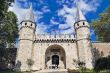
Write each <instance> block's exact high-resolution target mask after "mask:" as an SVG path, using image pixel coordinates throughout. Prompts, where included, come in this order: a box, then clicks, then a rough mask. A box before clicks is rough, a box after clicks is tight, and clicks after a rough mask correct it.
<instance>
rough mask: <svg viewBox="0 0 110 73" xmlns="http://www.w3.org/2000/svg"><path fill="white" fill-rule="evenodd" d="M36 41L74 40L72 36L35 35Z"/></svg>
mask: <svg viewBox="0 0 110 73" xmlns="http://www.w3.org/2000/svg"><path fill="white" fill-rule="evenodd" d="M36 39H75V36H74V35H73V34H71V35H69V34H56V35H54V34H51V35H48V34H36Z"/></svg>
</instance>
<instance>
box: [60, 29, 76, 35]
mask: <svg viewBox="0 0 110 73" xmlns="http://www.w3.org/2000/svg"><path fill="white" fill-rule="evenodd" d="M60 33H61V34H73V33H74V29H73V28H70V29H67V30H62V31H60Z"/></svg>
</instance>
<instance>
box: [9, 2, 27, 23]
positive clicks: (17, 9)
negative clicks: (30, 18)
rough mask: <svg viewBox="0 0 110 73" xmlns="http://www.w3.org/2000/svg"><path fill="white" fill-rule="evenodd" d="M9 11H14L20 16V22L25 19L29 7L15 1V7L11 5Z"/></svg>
mask: <svg viewBox="0 0 110 73" xmlns="http://www.w3.org/2000/svg"><path fill="white" fill-rule="evenodd" d="M8 11H13V12H14V13H15V14H16V16H17V18H18V23H20V22H21V21H22V20H23V19H24V16H25V14H26V12H27V9H23V8H21V7H20V6H19V4H17V2H16V1H15V3H14V4H13V7H9V9H8Z"/></svg>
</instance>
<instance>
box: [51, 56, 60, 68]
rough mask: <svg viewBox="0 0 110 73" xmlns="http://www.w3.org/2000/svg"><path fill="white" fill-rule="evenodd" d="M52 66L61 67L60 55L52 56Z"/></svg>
mask: <svg viewBox="0 0 110 73" xmlns="http://www.w3.org/2000/svg"><path fill="white" fill-rule="evenodd" d="M52 65H55V66H54V67H55V68H58V65H59V56H58V55H53V56H52ZM54 67H53V68H54Z"/></svg>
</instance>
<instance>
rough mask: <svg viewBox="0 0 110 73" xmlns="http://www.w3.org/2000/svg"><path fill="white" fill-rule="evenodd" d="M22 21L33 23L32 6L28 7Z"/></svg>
mask: <svg viewBox="0 0 110 73" xmlns="http://www.w3.org/2000/svg"><path fill="white" fill-rule="evenodd" d="M24 20H28V21H32V22H35V19H34V13H33V8H32V4H31V5H30V8H29V10H28V11H27V14H26V16H25V18H24Z"/></svg>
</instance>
